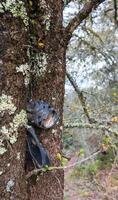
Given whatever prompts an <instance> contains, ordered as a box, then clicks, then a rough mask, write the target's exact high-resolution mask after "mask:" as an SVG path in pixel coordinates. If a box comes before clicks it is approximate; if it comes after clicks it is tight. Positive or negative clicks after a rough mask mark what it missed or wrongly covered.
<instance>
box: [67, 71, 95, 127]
mask: <svg viewBox="0 0 118 200" xmlns="http://www.w3.org/2000/svg"><path fill="white" fill-rule="evenodd" d="M66 76H67V78H68V80H69V81H70V83H71V85H72V86H73V87H74V89H75V92H76V93H77V94H78V97H79V100H80V102H81V105H82V108H83V110H84V113H85V115H86V117H87V118H88V121H89V122H90V123H93V122H95V120H93V119H92V118H91V117H90V116H89V112H88V110H87V106H86V101H85V97H84V95H83V92H82V91H80V89H79V87H78V85H77V83H76V81H75V80H74V79H73V77H72V76H71V75H70V74H69V73H68V72H66Z"/></svg>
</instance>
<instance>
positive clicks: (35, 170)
mask: <svg viewBox="0 0 118 200" xmlns="http://www.w3.org/2000/svg"><path fill="white" fill-rule="evenodd" d="M100 153H101V150H98V151H96V152H95V153H93V154H91V155H90V156H88V157H86V158H83V159H82V160H79V161H77V162H74V163H73V164H71V165H67V166H65V167H63V166H59V167H49V168H48V169H47V171H52V170H60V169H64V170H65V169H69V168H72V167H75V166H76V165H79V166H80V165H81V164H83V163H85V162H86V161H88V160H91V159H93V158H95V157H96V156H97V155H98V154H100ZM40 172H45V170H44V168H41V169H34V170H32V171H30V172H29V173H28V174H27V175H26V179H29V178H30V177H31V176H33V175H38V173H40Z"/></svg>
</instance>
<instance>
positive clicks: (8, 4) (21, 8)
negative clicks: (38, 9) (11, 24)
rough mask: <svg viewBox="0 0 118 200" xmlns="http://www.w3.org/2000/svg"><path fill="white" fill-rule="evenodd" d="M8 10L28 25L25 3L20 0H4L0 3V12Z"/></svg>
mask: <svg viewBox="0 0 118 200" xmlns="http://www.w3.org/2000/svg"><path fill="white" fill-rule="evenodd" d="M4 11H9V12H11V13H12V14H13V16H14V17H20V18H21V19H22V20H23V22H24V24H25V25H26V26H27V25H28V16H27V12H26V8H25V3H24V2H23V1H21V0H19V1H17V0H6V1H5V2H2V3H0V12H2V13H3V12H4Z"/></svg>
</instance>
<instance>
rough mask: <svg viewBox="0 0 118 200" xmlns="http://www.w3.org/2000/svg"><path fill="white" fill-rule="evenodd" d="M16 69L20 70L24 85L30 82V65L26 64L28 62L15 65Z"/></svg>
mask: <svg viewBox="0 0 118 200" xmlns="http://www.w3.org/2000/svg"><path fill="white" fill-rule="evenodd" d="M16 71H17V72H21V73H22V74H23V76H24V82H25V85H26V86H27V85H28V84H29V82H30V66H29V65H28V63H25V64H22V65H20V66H17V67H16Z"/></svg>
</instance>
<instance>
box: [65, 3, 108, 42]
mask: <svg viewBox="0 0 118 200" xmlns="http://www.w3.org/2000/svg"><path fill="white" fill-rule="evenodd" d="M104 1H105V0H91V1H90V2H87V3H85V5H84V7H83V8H82V9H81V10H80V11H79V12H78V14H77V15H76V16H75V17H74V18H73V19H72V20H71V21H70V22H69V24H68V26H67V27H66V28H65V37H66V39H65V42H66V43H67V44H68V42H69V40H70V38H71V36H72V33H73V32H74V31H75V29H76V28H77V27H78V26H79V25H80V24H81V23H82V22H83V20H84V19H86V18H87V17H88V16H89V14H90V13H91V12H92V10H93V9H96V8H97V7H98V5H99V4H101V3H102V2H104Z"/></svg>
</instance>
